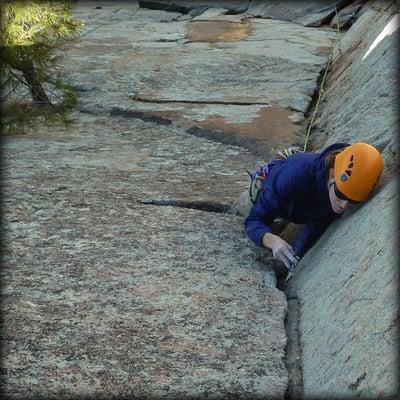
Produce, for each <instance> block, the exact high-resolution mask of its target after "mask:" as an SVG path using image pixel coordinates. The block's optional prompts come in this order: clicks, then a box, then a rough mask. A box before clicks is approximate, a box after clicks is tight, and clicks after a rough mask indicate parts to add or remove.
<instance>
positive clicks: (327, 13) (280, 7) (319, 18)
mask: <svg viewBox="0 0 400 400" xmlns="http://www.w3.org/2000/svg"><path fill="white" fill-rule="evenodd" d="M349 3H351V1H349V0H342V1H334V2H332V1H330V0H318V1H317V0H300V1H277V0H272V1H262V0H252V1H251V2H250V4H249V8H248V10H247V12H248V13H249V14H250V15H253V16H256V17H263V18H272V19H277V20H282V21H290V22H295V23H298V24H301V25H304V26H320V25H322V24H325V23H329V21H330V20H331V19H332V17H333V16H334V15H335V13H336V11H335V7H336V10H340V9H341V8H343V7H345V6H346V5H348V4H349Z"/></svg>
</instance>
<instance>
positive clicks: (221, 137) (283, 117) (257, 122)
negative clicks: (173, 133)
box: [186, 106, 301, 158]
mask: <svg viewBox="0 0 400 400" xmlns="http://www.w3.org/2000/svg"><path fill="white" fill-rule="evenodd" d="M290 115H291V112H290V111H289V110H287V109H285V108H282V107H278V106H272V107H263V108H262V109H261V110H260V112H259V115H258V116H257V117H256V118H254V119H253V120H252V121H251V122H247V123H241V124H235V123H229V122H227V121H226V119H225V118H223V117H215V118H208V119H206V120H205V121H202V122H198V123H197V125H196V126H192V127H190V128H189V129H187V130H186V132H187V133H189V134H192V135H195V136H199V137H206V138H208V139H212V140H216V141H219V142H221V143H226V144H233V145H237V146H242V147H245V148H247V149H248V150H250V151H252V152H253V153H255V154H259V155H261V156H263V157H265V158H267V157H271V156H272V155H273V154H274V153H275V150H276V149H279V148H281V147H282V146H288V145H300V142H301V140H300V126H298V125H296V124H295V123H294V122H293V121H292V120H291V119H290V118H289V116H290Z"/></svg>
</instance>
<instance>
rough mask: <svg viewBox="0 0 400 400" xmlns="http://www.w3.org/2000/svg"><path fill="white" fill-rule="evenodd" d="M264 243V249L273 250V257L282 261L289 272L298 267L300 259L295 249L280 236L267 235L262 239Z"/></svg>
mask: <svg viewBox="0 0 400 400" xmlns="http://www.w3.org/2000/svg"><path fill="white" fill-rule="evenodd" d="M262 243H263V246H264V247H269V248H270V249H271V250H272V256H273V257H274V258H275V259H277V260H279V261H282V262H283V264H284V265H285V267H286V268H287V269H288V271H290V270H291V269H292V268H294V267H295V266H296V265H297V262H298V257H296V256H295V254H294V253H295V251H294V249H293V248H292V246H290V244H289V243H287V242H286V241H285V240H283V239H282V238H280V237H279V236H277V235H274V234H272V233H266V234H265V235H264V236H263V238H262Z"/></svg>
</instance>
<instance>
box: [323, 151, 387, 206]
mask: <svg viewBox="0 0 400 400" xmlns="http://www.w3.org/2000/svg"><path fill="white" fill-rule="evenodd" d="M382 170H383V159H382V156H381V154H380V153H379V151H378V150H377V149H376V148H375V147H373V146H371V145H369V144H367V143H355V144H353V145H351V146H348V147H346V148H345V149H344V150H342V151H340V152H339V153H337V154H336V155H335V157H334V163H333V168H330V170H329V178H330V179H329V181H328V188H329V199H330V201H331V206H332V209H333V211H334V212H335V213H337V214H342V213H343V212H344V211H345V210H346V208H348V207H349V205H350V204H351V203H359V202H362V201H365V200H367V199H368V197H369V195H370V193H371V191H372V190H373V189H374V187H375V186H376V185H377V183H378V181H379V178H380V176H381V173H382Z"/></svg>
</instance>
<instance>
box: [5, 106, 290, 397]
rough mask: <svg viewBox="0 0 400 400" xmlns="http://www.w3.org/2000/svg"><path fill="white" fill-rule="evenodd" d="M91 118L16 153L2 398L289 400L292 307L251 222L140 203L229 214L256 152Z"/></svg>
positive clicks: (19, 142)
mask: <svg viewBox="0 0 400 400" xmlns="http://www.w3.org/2000/svg"><path fill="white" fill-rule="evenodd" d="M76 117H77V119H78V122H77V124H76V126H75V127H74V129H73V131H72V132H64V131H63V130H61V129H59V130H58V131H54V128H49V129H45V128H42V129H41V131H40V133H39V134H30V135H26V136H24V137H15V138H8V139H7V140H6V141H5V142H4V143H3V146H4V147H3V149H4V155H5V166H6V171H5V173H4V175H3V178H4V181H5V183H6V185H5V190H4V196H3V201H4V230H5V239H6V243H5V247H6V248H7V253H6V254H5V255H4V257H3V269H2V282H3V287H2V300H3V317H4V321H6V323H5V325H4V327H3V329H2V343H3V352H4V353H3V354H4V357H3V368H4V370H3V371H5V374H4V375H3V390H4V392H3V393H5V394H6V395H7V396H10V397H11V398H21V397H24V398H26V397H29V396H33V397H35V398H36V397H38V396H44V397H48V396H62V397H63V398H68V397H70V396H76V395H82V396H84V395H93V396H96V397H100V398H109V397H110V396H128V395H135V396H139V397H141V398H143V397H149V398H154V396H161V397H164V398H177V397H179V396H181V397H186V398H187V397H188V396H198V397H202V398H203V397H204V396H208V397H210V398H221V397H223V396H233V395H236V396H239V397H240V398H250V397H251V398H254V397H257V396H264V395H266V394H270V395H273V396H274V397H275V398H283V396H284V393H285V390H286V386H287V379H288V378H287V372H286V368H285V365H284V349H285V345H286V334H285V330H284V325H283V319H284V316H285V310H286V300H285V296H284V295H283V293H282V292H280V291H279V290H277V289H276V288H270V289H265V287H264V286H263V282H262V279H263V276H264V274H265V271H266V270H267V269H268V266H267V265H266V264H265V262H262V261H260V260H259V259H257V257H256V255H257V253H256V252H255V249H254V248H253V246H252V245H251V244H250V243H249V241H248V240H247V238H246V237H245V235H244V233H243V228H242V220H241V219H240V218H237V217H233V216H231V215H223V214H216V213H211V212H202V211H197V210H188V209H178V208H175V207H156V206H146V205H141V204H138V203H137V200H138V199H143V198H160V197H163V198H167V197H168V196H171V197H181V198H183V197H185V196H186V197H187V198H190V197H191V196H193V197H194V198H197V199H199V198H200V199H201V198H207V199H210V198H212V196H213V195H214V196H215V197H216V198H217V199H218V201H221V199H222V201H227V202H229V201H231V200H232V199H233V197H234V195H235V194H234V192H235V191H238V190H240V187H241V185H242V184H243V181H242V180H241V178H240V176H241V175H242V174H241V169H243V168H244V165H245V164H246V163H247V162H248V161H249V159H252V157H253V156H251V155H250V154H249V153H247V152H246V151H245V150H243V149H242V148H238V147H234V146H226V145H222V144H219V143H215V142H212V141H209V140H206V139H201V138H197V137H194V136H191V135H188V134H186V133H185V132H183V131H181V132H177V131H171V130H170V128H168V127H160V126H158V125H156V124H153V123H146V122H143V121H140V120H134V121H132V120H127V119H122V118H109V117H107V118H101V117H98V116H90V115H85V114H82V115H79V114H78V115H77V116H76ZM253 160H254V158H253ZM222 166H223V167H224V168H227V167H228V166H229V168H227V169H224V170H221V167H222Z"/></svg>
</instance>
